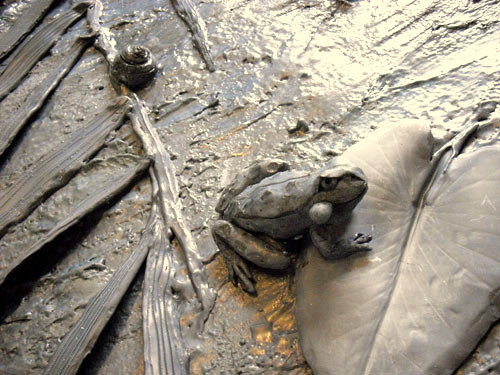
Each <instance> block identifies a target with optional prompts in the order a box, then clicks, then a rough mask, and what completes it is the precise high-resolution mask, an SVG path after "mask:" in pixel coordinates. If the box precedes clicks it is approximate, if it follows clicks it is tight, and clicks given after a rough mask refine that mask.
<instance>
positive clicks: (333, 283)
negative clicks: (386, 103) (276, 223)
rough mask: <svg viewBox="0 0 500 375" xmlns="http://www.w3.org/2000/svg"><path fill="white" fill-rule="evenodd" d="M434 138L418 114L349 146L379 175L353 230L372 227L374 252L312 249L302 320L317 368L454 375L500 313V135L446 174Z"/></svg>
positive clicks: (302, 279)
mask: <svg viewBox="0 0 500 375" xmlns="http://www.w3.org/2000/svg"><path fill="white" fill-rule="evenodd" d="M432 144H433V140H432V136H431V133H430V129H429V128H428V127H427V126H423V125H420V124H418V123H410V124H405V125H397V126H388V127H383V128H381V129H380V130H378V131H376V132H375V133H374V134H373V135H372V136H370V137H368V138H367V139H365V140H364V141H362V142H359V143H358V144H357V145H355V146H354V147H352V148H351V149H349V150H348V151H347V152H346V154H345V155H346V156H347V157H349V158H350V159H351V160H353V161H354V162H355V163H356V164H357V165H359V166H360V167H361V168H363V170H364V172H365V173H366V175H367V177H368V180H369V191H368V193H367V195H366V197H365V198H364V199H363V201H362V202H361V203H360V204H359V206H358V207H357V208H356V210H355V212H354V215H353V218H352V221H351V223H350V224H349V227H348V229H347V231H348V234H351V233H352V234H353V233H356V232H363V233H372V234H373V241H372V247H373V251H372V252H371V253H369V254H368V255H366V256H363V257H351V258H347V259H344V260H342V261H340V262H339V261H337V262H327V261H326V260H324V259H323V258H321V256H320V255H319V254H318V253H317V252H316V251H315V249H314V248H312V247H311V248H309V249H308V250H307V252H306V254H305V265H304V267H302V268H301V269H299V271H298V284H297V294H298V295H297V320H298V324H299V331H300V335H301V341H302V348H303V351H304V354H305V356H306V359H307V360H308V362H309V364H310V365H311V367H312V369H313V371H314V373H315V374H316V375H322V374H343V375H351V374H352V375H368V374H374V375H378V374H405V375H411V374H426V375H430V374H439V375H445V374H450V373H452V372H453V371H454V370H455V369H456V368H457V367H458V366H459V365H460V363H461V362H462V361H463V360H464V359H465V358H466V356H467V355H468V354H469V353H470V352H471V351H472V350H473V349H474V347H475V345H476V344H477V342H478V341H479V340H480V338H481V337H482V336H483V335H484V334H485V333H486V332H487V330H488V329H489V327H490V326H491V324H492V322H494V321H495V320H497V319H498V318H499V317H500V311H499V305H500V303H499V302H500V301H499V290H500V245H499V243H500V168H499V166H500V144H499V143H498V142H497V143H489V144H487V145H484V146H482V147H475V148H474V149H472V150H470V151H469V152H464V153H462V154H460V155H458V157H456V158H454V159H453V161H452V162H451V164H450V165H449V168H448V170H447V171H446V172H445V173H441V170H440V168H439V167H438V168H437V169H436V168H433V166H436V163H433V162H432V161H431V155H432ZM448 156H449V155H448ZM441 165H443V164H441ZM433 176H434V178H433Z"/></svg>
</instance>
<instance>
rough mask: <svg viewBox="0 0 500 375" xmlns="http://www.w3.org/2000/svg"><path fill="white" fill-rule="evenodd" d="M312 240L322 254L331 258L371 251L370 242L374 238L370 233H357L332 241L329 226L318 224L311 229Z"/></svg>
mask: <svg viewBox="0 0 500 375" xmlns="http://www.w3.org/2000/svg"><path fill="white" fill-rule="evenodd" d="M310 234H311V240H312V242H313V244H314V246H316V248H317V249H318V251H319V252H320V254H321V255H322V256H323V257H325V258H326V259H329V260H335V259H341V258H346V257H348V256H350V255H352V254H356V253H363V252H367V251H370V250H371V249H372V248H371V247H370V246H369V245H368V242H370V241H371V240H372V236H371V235H369V234H362V233H356V234H355V235H354V236H352V237H350V238H347V239H345V238H341V239H339V240H337V241H332V239H331V235H330V233H328V227H327V226H322V225H316V226H313V227H312V228H311V231H310Z"/></svg>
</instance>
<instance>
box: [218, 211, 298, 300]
mask: <svg viewBox="0 0 500 375" xmlns="http://www.w3.org/2000/svg"><path fill="white" fill-rule="evenodd" d="M212 237H213V238H214V241H215V243H216V244H217V246H218V247H219V249H220V250H221V253H222V255H223V257H224V260H225V262H226V265H227V267H228V270H229V277H230V278H231V281H233V284H234V285H237V283H238V282H239V283H240V285H241V287H242V289H243V290H244V291H245V292H248V293H250V294H254V295H255V294H257V292H256V290H255V281H254V279H253V277H252V274H251V272H250V270H249V269H248V267H247V265H246V262H245V260H248V261H249V262H251V263H253V264H255V265H257V266H259V267H262V268H267V269H274V270H283V269H286V268H288V267H289V266H290V264H291V262H292V260H291V257H290V256H289V255H288V254H287V253H286V251H285V249H284V248H283V247H282V246H281V245H280V244H279V243H277V242H270V241H265V240H264V239H261V238H258V237H255V236H254V235H252V234H251V233H248V232H247V231H245V230H243V229H241V228H239V227H237V226H235V225H233V224H231V223H230V222H228V221H225V220H217V221H216V222H215V223H214V225H213V226H212Z"/></svg>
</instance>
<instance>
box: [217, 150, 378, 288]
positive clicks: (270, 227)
mask: <svg viewBox="0 0 500 375" xmlns="http://www.w3.org/2000/svg"><path fill="white" fill-rule="evenodd" d="M367 189H368V184H367V179H366V176H365V175H364V173H363V171H362V170H361V169H360V168H357V167H355V166H353V165H351V164H349V162H348V161H347V160H346V159H344V158H342V157H339V158H335V159H333V160H332V161H331V162H330V163H328V165H327V166H325V167H324V168H321V169H319V170H316V171H313V172H310V171H300V170H290V168H289V166H288V164H286V163H285V162H283V161H281V160H276V159H274V160H264V161H260V162H256V163H254V164H252V165H250V166H249V167H248V168H246V169H244V170H242V171H241V172H240V173H238V174H237V175H236V176H235V178H234V180H233V181H232V182H231V183H230V184H229V185H228V186H227V187H226V188H225V189H224V191H223V192H222V195H221V197H220V199H219V202H218V204H217V206H216V208H215V210H216V211H217V212H219V213H220V215H221V219H220V220H218V221H216V222H215V224H214V225H213V226H212V235H213V238H214V240H215V242H216V244H217V246H218V247H219V249H220V250H221V253H222V255H223V257H224V260H225V262H226V265H227V267H228V270H229V277H230V279H231V281H232V282H233V284H234V285H235V286H236V285H237V284H238V282H239V283H240V285H241V287H242V289H243V290H245V291H246V292H248V293H250V294H256V289H255V281H254V279H253V277H252V274H251V272H250V271H249V269H248V267H247V265H246V261H249V262H251V263H253V264H255V265H257V266H259V267H263V268H267V269H273V270H283V269H286V268H287V267H289V266H290V264H291V259H292V258H291V255H290V254H289V253H287V252H286V251H285V248H284V246H283V245H282V244H281V243H280V242H278V241H276V240H290V239H294V238H296V237H297V236H298V235H301V234H305V233H307V232H309V234H310V237H311V240H312V242H313V244H314V245H315V247H316V248H317V249H318V251H319V253H320V254H321V255H322V256H323V257H325V258H326V259H329V260H331V259H340V258H344V257H347V256H350V255H352V254H355V253H360V252H366V251H369V250H371V248H370V247H369V246H368V244H367V243H368V242H370V241H371V236H370V235H364V234H361V233H358V234H356V235H354V236H353V237H351V238H342V234H343V228H345V226H346V225H347V223H348V222H349V218H350V216H351V212H352V210H353V209H354V207H356V205H357V204H358V202H359V201H360V200H361V199H362V198H363V196H364V194H365V193H366V191H367ZM245 260H246V261H245Z"/></svg>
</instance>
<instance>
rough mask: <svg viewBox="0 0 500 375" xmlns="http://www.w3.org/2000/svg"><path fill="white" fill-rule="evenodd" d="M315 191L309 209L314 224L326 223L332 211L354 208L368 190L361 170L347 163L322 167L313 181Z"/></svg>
mask: <svg viewBox="0 0 500 375" xmlns="http://www.w3.org/2000/svg"><path fill="white" fill-rule="evenodd" d="M315 184H316V186H315V188H316V193H315V194H314V196H313V199H312V202H311V203H312V205H311V208H310V210H309V215H310V217H311V219H312V220H313V221H314V222H315V223H316V224H324V223H327V222H328V221H329V220H330V218H331V216H332V213H336V214H345V213H348V212H350V211H352V210H353V209H354V207H356V205H357V204H358V203H359V201H360V200H361V198H363V196H364V195H365V193H366V191H367V190H368V181H367V179H366V176H365V174H364V173H363V171H362V170H361V169H360V168H358V167H355V166H353V165H350V164H349V163H339V164H335V165H333V166H331V167H328V168H325V169H322V170H321V171H320V173H319V174H318V175H317V177H316V181H315Z"/></svg>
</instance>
